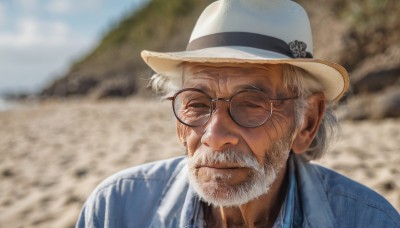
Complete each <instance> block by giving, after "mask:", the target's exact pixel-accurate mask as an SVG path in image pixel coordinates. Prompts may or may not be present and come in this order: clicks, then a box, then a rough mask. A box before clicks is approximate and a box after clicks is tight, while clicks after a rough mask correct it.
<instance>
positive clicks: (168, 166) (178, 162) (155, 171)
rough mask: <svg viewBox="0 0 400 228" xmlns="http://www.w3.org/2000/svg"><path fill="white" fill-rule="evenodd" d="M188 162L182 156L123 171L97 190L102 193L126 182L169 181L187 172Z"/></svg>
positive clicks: (103, 183) (108, 179)
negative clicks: (103, 190)
mask: <svg viewBox="0 0 400 228" xmlns="http://www.w3.org/2000/svg"><path fill="white" fill-rule="evenodd" d="M186 161H187V160H186V157H184V156H181V157H176V158H171V159H166V160H160V161H155V162H150V163H146V164H142V165H138V166H134V167H131V168H128V169H125V170H121V171H119V172H117V173H115V174H113V175H111V176H110V177H108V178H106V179H105V180H104V181H103V182H101V183H100V184H99V185H98V186H97V188H96V190H97V191H101V190H102V189H104V188H108V187H110V186H113V185H116V184H117V183H120V182H124V181H140V180H144V181H147V182H149V181H168V180H170V179H172V178H174V176H176V175H177V174H178V173H181V172H185V166H186Z"/></svg>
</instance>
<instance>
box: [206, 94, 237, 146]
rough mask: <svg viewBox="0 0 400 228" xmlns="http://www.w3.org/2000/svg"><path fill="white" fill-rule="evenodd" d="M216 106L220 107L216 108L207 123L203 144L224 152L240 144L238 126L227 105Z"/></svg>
mask: <svg viewBox="0 0 400 228" xmlns="http://www.w3.org/2000/svg"><path fill="white" fill-rule="evenodd" d="M223 103H224V102H223ZM216 106H219V107H216V109H215V111H214V113H213V114H212V116H211V118H210V120H209V121H208V122H207V123H206V125H205V129H204V132H203V136H202V138H201V143H203V144H204V145H206V146H208V147H210V148H211V149H213V150H224V149H227V148H229V147H230V146H234V145H236V144H237V143H238V142H239V136H238V135H237V133H236V132H235V129H236V128H237V127H238V126H237V125H236V124H235V122H233V120H232V118H231V117H230V115H229V112H228V110H227V104H223V105H222V104H221V105H216Z"/></svg>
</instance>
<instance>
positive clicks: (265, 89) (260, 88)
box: [234, 84, 272, 95]
mask: <svg viewBox="0 0 400 228" xmlns="http://www.w3.org/2000/svg"><path fill="white" fill-rule="evenodd" d="M240 90H256V91H261V92H264V93H266V94H269V95H270V94H271V93H272V90H271V89H270V88H269V87H266V86H261V85H258V84H252V85H239V86H236V87H235V88H234V91H235V92H238V91H240Z"/></svg>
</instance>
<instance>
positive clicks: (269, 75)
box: [182, 63, 284, 95]
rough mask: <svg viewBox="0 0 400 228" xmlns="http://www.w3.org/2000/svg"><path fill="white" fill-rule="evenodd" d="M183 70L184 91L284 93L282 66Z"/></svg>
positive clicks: (213, 66)
mask: <svg viewBox="0 0 400 228" xmlns="http://www.w3.org/2000/svg"><path fill="white" fill-rule="evenodd" d="M183 69H184V71H183V72H184V73H183V79H182V80H183V81H182V83H183V87H184V88H188V87H191V88H199V89H202V90H207V91H209V92H215V90H220V91H222V90H224V91H226V92H228V93H229V92H235V91H237V90H241V89H249V88H256V89H259V90H262V91H265V92H268V93H272V94H277V93H278V92H279V91H281V90H283V89H284V88H283V81H282V73H281V67H280V65H273V64H269V65H254V64H195V63H185V64H184V67H183ZM272 94H271V95H272Z"/></svg>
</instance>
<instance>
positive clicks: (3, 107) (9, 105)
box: [0, 97, 18, 112]
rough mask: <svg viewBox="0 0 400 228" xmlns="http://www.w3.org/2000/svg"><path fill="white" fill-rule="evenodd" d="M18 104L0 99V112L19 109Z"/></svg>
mask: <svg viewBox="0 0 400 228" xmlns="http://www.w3.org/2000/svg"><path fill="white" fill-rule="evenodd" d="M17 106H18V104H17V103H16V102H12V101H8V100H6V99H4V98H2V97H0V112H4V111H7V110H10V109H13V108H15V107H17Z"/></svg>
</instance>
